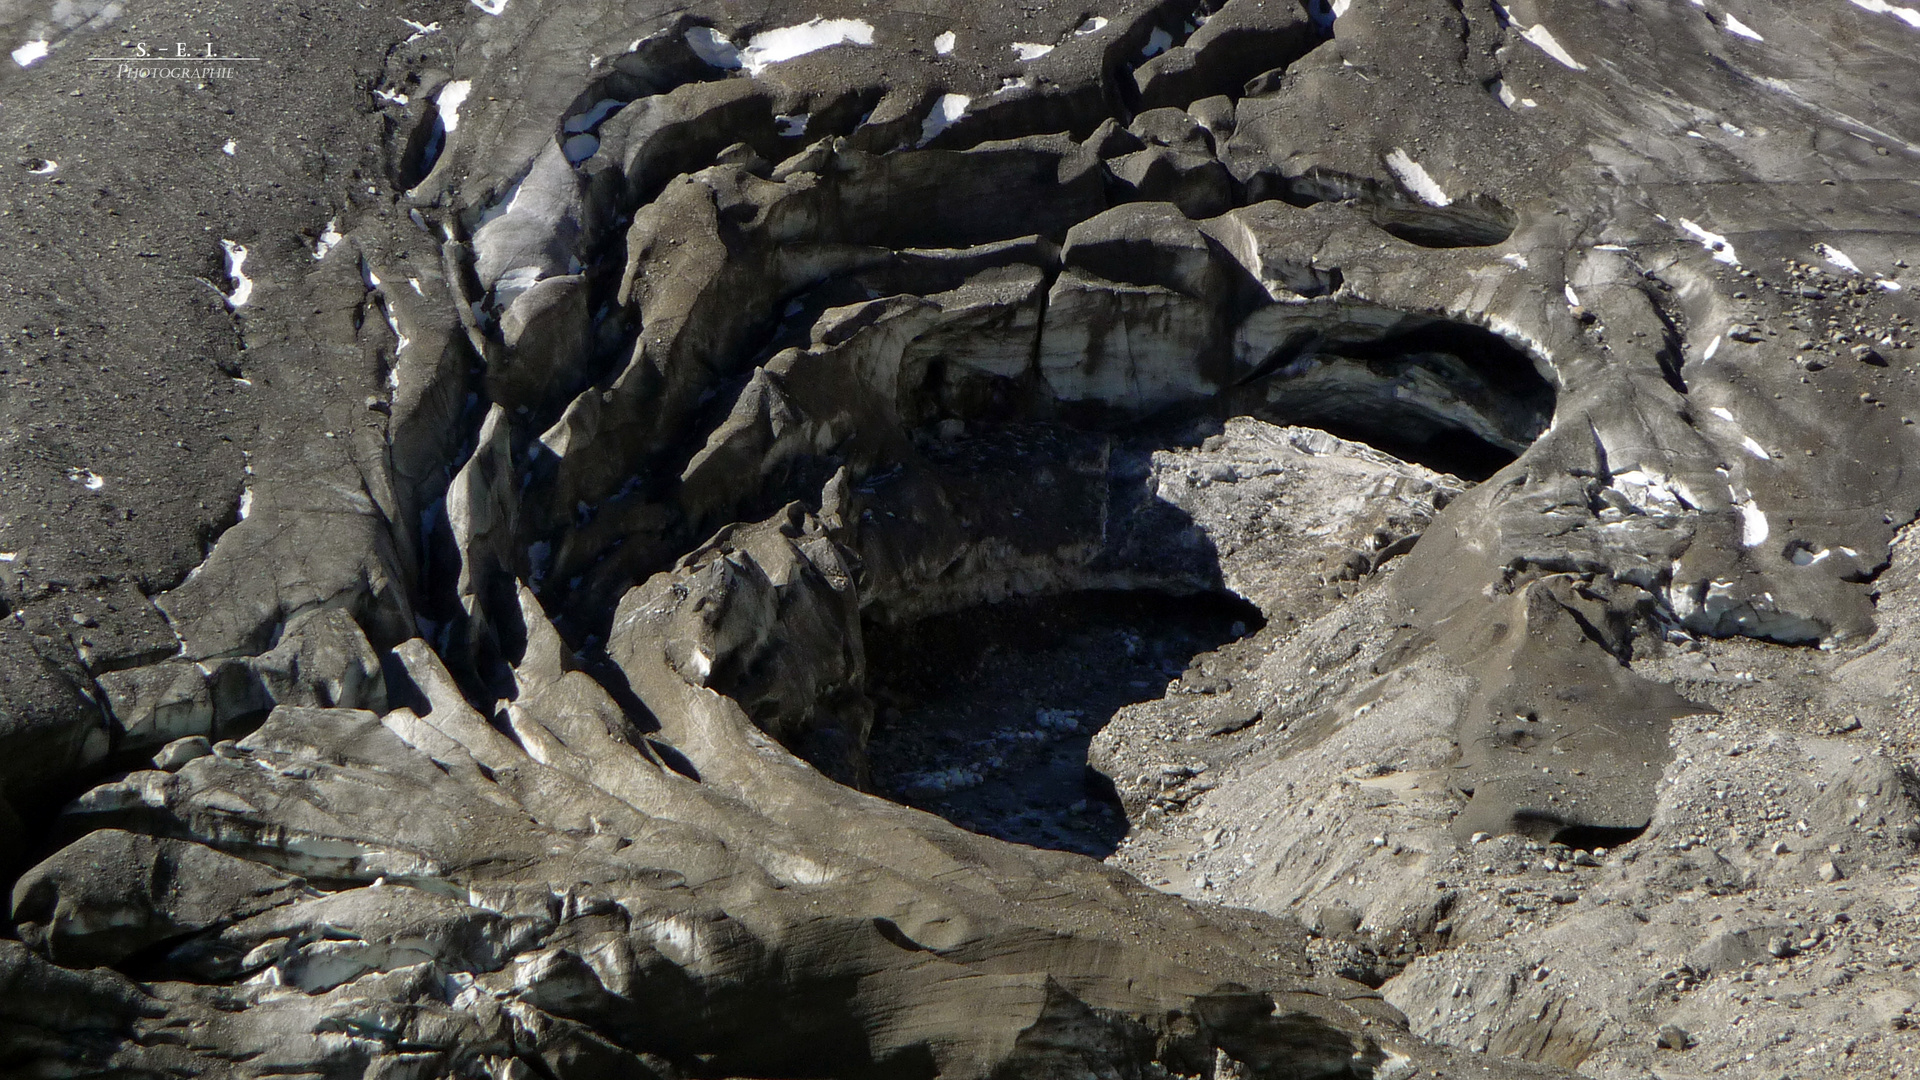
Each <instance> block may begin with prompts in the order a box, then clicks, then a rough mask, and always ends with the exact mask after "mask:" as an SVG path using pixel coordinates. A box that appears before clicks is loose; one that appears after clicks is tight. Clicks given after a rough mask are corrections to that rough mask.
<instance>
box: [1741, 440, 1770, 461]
mask: <svg viewBox="0 0 1920 1080" xmlns="http://www.w3.org/2000/svg"><path fill="white" fill-rule="evenodd" d="M1740 445H1741V446H1742V447H1744V448H1746V451H1747V453H1749V454H1752V455H1753V456H1754V457H1757V458H1759V459H1760V460H1761V461H1772V460H1773V454H1771V453H1769V452H1768V450H1767V448H1766V447H1764V446H1761V445H1760V443H1759V442H1758V441H1757V440H1755V439H1754V437H1753V436H1751V435H1745V436H1742V437H1741V439H1740Z"/></svg>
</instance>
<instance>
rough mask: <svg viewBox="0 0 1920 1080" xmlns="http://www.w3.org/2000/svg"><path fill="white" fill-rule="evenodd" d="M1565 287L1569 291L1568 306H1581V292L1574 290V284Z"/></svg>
mask: <svg viewBox="0 0 1920 1080" xmlns="http://www.w3.org/2000/svg"><path fill="white" fill-rule="evenodd" d="M1565 288H1566V292H1567V306H1568V307H1579V306H1580V294H1579V293H1577V292H1574V291H1573V286H1571V285H1568V286H1565Z"/></svg>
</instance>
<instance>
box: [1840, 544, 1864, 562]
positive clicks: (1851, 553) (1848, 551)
mask: <svg viewBox="0 0 1920 1080" xmlns="http://www.w3.org/2000/svg"><path fill="white" fill-rule="evenodd" d="M1840 554H1842V555H1845V556H1846V557H1847V558H1849V559H1857V558H1859V557H1860V553H1859V552H1857V551H1855V550H1853V549H1852V548H1850V547H1847V546H1845V545H1844V544H1843V545H1841V547H1840Z"/></svg>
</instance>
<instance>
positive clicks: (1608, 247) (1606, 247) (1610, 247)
mask: <svg viewBox="0 0 1920 1080" xmlns="http://www.w3.org/2000/svg"><path fill="white" fill-rule="evenodd" d="M1593 250H1595V251H1625V250H1627V248H1626V245H1625V244H1595V245H1593Z"/></svg>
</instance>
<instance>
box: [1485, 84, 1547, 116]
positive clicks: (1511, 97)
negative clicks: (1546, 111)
mask: <svg viewBox="0 0 1920 1080" xmlns="http://www.w3.org/2000/svg"><path fill="white" fill-rule="evenodd" d="M1493 94H1494V96H1495V97H1497V98H1499V99H1500V104H1502V105H1505V106H1506V107H1507V108H1509V109H1514V108H1519V109H1535V108H1539V106H1540V103H1539V102H1537V101H1535V100H1533V99H1532V98H1530V97H1527V98H1523V97H1520V96H1519V95H1518V94H1515V93H1514V92H1513V88H1512V87H1510V86H1508V85H1507V83H1506V80H1505V79H1495V80H1493Z"/></svg>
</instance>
